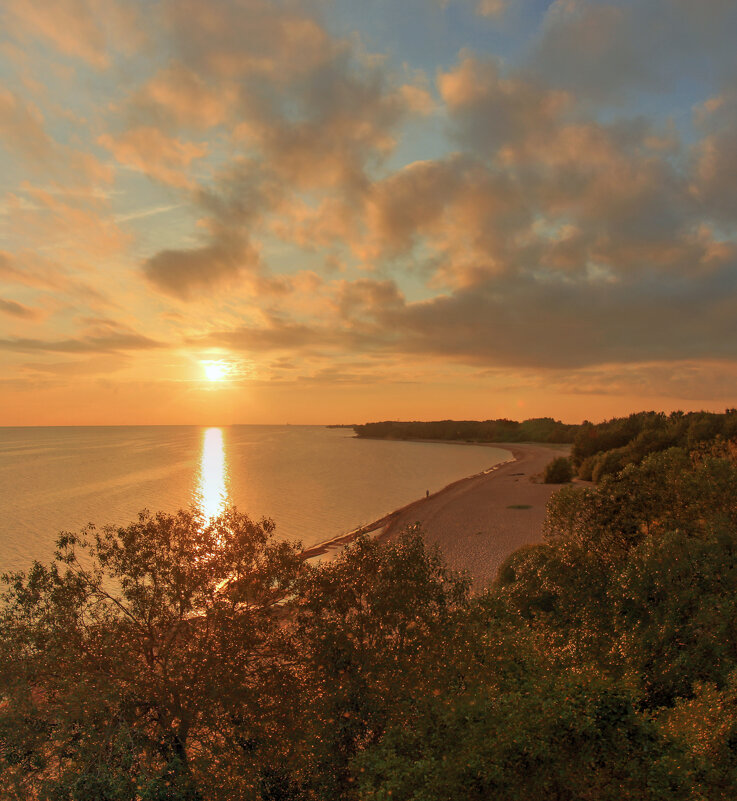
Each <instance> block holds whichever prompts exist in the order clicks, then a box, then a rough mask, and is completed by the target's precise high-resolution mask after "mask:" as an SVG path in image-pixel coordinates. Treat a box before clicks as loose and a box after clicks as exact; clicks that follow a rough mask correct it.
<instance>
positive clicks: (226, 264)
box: [143, 238, 258, 300]
mask: <svg viewBox="0 0 737 801" xmlns="http://www.w3.org/2000/svg"><path fill="white" fill-rule="evenodd" d="M257 267H258V254H257V253H256V252H255V251H254V250H253V249H252V248H250V247H249V246H248V245H247V244H245V243H243V242H241V241H238V240H237V239H235V240H234V239H232V238H231V239H229V240H227V241H221V242H214V243H213V244H210V245H205V246H204V247H201V248H195V249H192V250H162V251H161V252H159V253H157V254H156V255H155V256H152V257H151V258H150V259H148V260H147V261H146V262H145V263H144V265H143V271H144V274H145V275H146V278H148V280H149V281H150V282H151V283H153V284H154V285H155V286H157V287H158V288H159V289H160V290H161V291H162V292H166V293H167V294H169V295H174V296H175V297H179V298H182V299H185V300H186V299H190V298H192V297H194V296H195V294H196V293H197V292H198V291H200V290H210V289H211V288H212V287H213V286H215V285H218V284H223V283H226V282H228V281H233V280H235V279H236V278H237V277H238V276H239V275H240V274H241V273H243V272H245V271H247V270H253V269H255V268H257Z"/></svg>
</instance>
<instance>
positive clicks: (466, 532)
mask: <svg viewBox="0 0 737 801" xmlns="http://www.w3.org/2000/svg"><path fill="white" fill-rule="evenodd" d="M491 444H493V445H494V447H499V448H504V449H505V450H507V451H509V452H510V455H511V457H510V458H511V460H510V461H508V462H504V463H503V464H500V465H497V466H496V467H494V468H492V469H491V470H490V471H488V472H486V473H481V474H479V475H476V476H470V477H469V478H463V479H461V480H459V481H456V482H454V483H453V484H450V485H448V486H447V487H445V488H444V489H442V490H440V491H439V492H436V493H435V494H433V495H430V496H429V497H427V498H421V499H420V500H417V501H414V502H413V503H410V504H408V505H407V506H405V507H403V508H402V509H398V510H396V511H394V512H392V513H391V514H389V515H387V516H386V517H383V518H381V519H380V520H377V521H375V522H374V523H372V524H371V525H370V526H365V527H363V528H362V529H360V530H359V531H355V532H350V533H349V534H346V535H344V536H342V537H337V538H335V539H334V540H331V541H329V542H327V543H323V544H322V545H318V546H315V547H314V548H310V549H308V550H307V551H305V556H306V557H307V558H312V557H315V556H320V555H325V554H328V555H329V554H330V553H331V552H333V551H336V550H339V549H340V548H341V547H342V546H343V545H345V544H347V543H348V542H350V541H351V540H352V539H355V537H356V536H357V534H359V533H361V532H365V533H372V532H377V533H376V536H377V537H380V538H381V539H384V538H387V539H388V538H391V537H394V536H396V535H397V534H398V533H399V532H400V531H402V530H403V529H404V528H406V527H407V526H409V525H412V524H413V523H419V524H420V525H421V526H422V528H423V531H424V532H425V536H426V538H427V541H428V542H429V543H432V544H436V545H437V546H438V547H439V548H440V550H441V552H442V554H443V556H444V558H445V560H446V561H447V563H448V566H449V567H451V568H453V569H455V570H468V572H469V573H470V574H471V578H472V579H473V586H474V590H476V591H479V590H482V589H483V588H484V587H485V586H486V585H487V584H488V583H489V582H490V581H491V580H492V579H493V578H494V576H495V575H496V571H497V569H498V568H499V565H500V564H501V563H502V562H503V561H504V560H505V559H506V558H507V556H509V554H511V553H512V552H513V551H515V550H516V549H517V548H519V547H521V546H522V545H528V544H530V543H535V542H540V540H541V539H542V524H543V521H544V519H545V506H546V504H547V502H548V499H549V498H550V496H551V495H552V494H553V493H554V492H555V491H556V490H558V489H560V485H557V484H543V483H541V474H542V472H543V470H544V469H545V466H546V465H547V464H548V462H550V461H551V460H552V459H554V458H555V457H556V456H561V455H567V453H568V450H569V449H568V447H567V446H559V445H558V446H556V445H550V446H547V445H538V444H529V443H491Z"/></svg>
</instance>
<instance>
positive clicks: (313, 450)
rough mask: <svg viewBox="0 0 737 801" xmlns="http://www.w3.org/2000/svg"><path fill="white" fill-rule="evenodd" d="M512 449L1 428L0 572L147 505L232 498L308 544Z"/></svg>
mask: <svg viewBox="0 0 737 801" xmlns="http://www.w3.org/2000/svg"><path fill="white" fill-rule="evenodd" d="M508 457H509V454H508V453H507V452H506V451H503V450H500V449H498V448H487V447H478V446H467V445H446V444H434V443H420V442H388V441H382V440H361V439H356V438H355V437H354V436H353V432H352V431H351V430H350V429H327V428H322V427H318V426H233V427H224V428H200V427H196V426H141V427H100V428H98V427H80V428H67V427H65V428H0V572H3V571H5V570H17V569H25V568H26V567H27V566H28V564H29V562H30V561H31V560H32V559H39V560H41V561H44V562H45V561H48V560H49V559H50V558H51V557H52V554H53V549H54V540H55V538H56V535H57V533H58V532H59V531H61V530H72V531H76V530H78V529H80V528H82V527H83V526H85V525H86V524H87V523H90V522H94V523H95V524H96V525H98V526H101V525H105V524H114V525H120V524H125V523H127V522H129V521H131V520H133V519H134V518H135V516H136V514H137V513H138V512H139V511H140V510H141V509H143V508H148V509H150V510H151V511H157V510H160V509H161V510H164V511H168V512H173V511H175V510H177V509H179V508H181V507H189V506H192V505H197V506H200V507H201V508H202V509H204V511H205V512H206V513H207V514H208V515H212V514H217V513H218V512H219V511H220V510H221V509H222V508H223V507H224V506H226V505H229V504H235V505H236V506H237V507H238V508H239V509H240V510H241V511H244V512H247V513H248V514H249V515H250V516H251V517H253V518H261V517H264V516H265V517H271V518H272V519H273V520H274V521H275V522H276V525H277V532H278V534H279V535H280V536H282V537H284V538H287V539H300V540H302V542H303V543H304V544H305V545H312V544H315V543H318V542H322V541H323V540H326V539H329V538H331V537H334V536H337V535H339V534H342V533H344V532H347V531H350V530H352V529H354V528H356V527H358V526H360V525H363V524H366V523H370V522H372V521H373V520H376V519H378V518H379V517H381V516H382V515H383V514H385V513H387V512H390V511H391V510H392V509H395V508H397V507H398V506H402V505H404V504H405V503H409V502H410V501H412V500H414V499H415V498H418V497H420V496H422V495H424V494H425V491H426V490H428V489H429V490H430V492H434V491H436V490H439V489H441V488H442V487H444V486H445V485H446V484H448V483H450V482H451V481H454V480H456V479H458V478H462V477H463V476H467V475H471V474H473V473H478V472H481V471H482V470H485V469H487V468H489V467H492V466H493V465H495V464H498V463H499V462H501V461H504V460H505V459H506V458H508Z"/></svg>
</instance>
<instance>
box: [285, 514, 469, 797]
mask: <svg viewBox="0 0 737 801" xmlns="http://www.w3.org/2000/svg"><path fill="white" fill-rule="evenodd" d="M469 586H470V582H469V580H468V578H467V577H465V576H462V575H458V574H453V573H451V572H450V571H448V570H447V569H446V568H445V566H444V564H443V561H442V559H441V558H440V556H439V554H438V552H437V551H436V550H430V549H428V548H427V547H426V546H425V543H424V541H423V539H422V535H421V532H420V531H419V529H418V528H412V529H410V530H408V531H406V532H404V534H403V535H401V536H400V537H399V538H398V540H397V541H396V542H388V543H381V542H378V541H377V540H375V539H369V538H366V537H361V538H359V539H358V540H357V541H356V542H354V543H352V544H351V545H350V546H348V547H347V548H345V549H344V551H343V552H342V553H341V554H340V556H339V557H338V558H337V559H336V560H334V561H333V562H330V563H327V564H325V565H323V566H322V567H321V569H319V570H314V571H311V572H309V573H306V574H304V576H303V577H302V580H301V582H300V587H299V589H298V594H297V601H296V603H297V626H298V638H299V640H298V641H299V650H300V653H301V654H302V658H303V659H304V660H305V663H306V670H307V673H308V676H309V681H308V686H309V687H310V688H311V689H312V703H311V706H310V714H309V718H308V719H307V720H306V721H305V725H306V727H308V728H311V729H312V732H311V733H310V734H308V737H307V739H308V741H309V747H310V753H309V755H307V756H306V757H305V758H304V760H303V761H304V762H311V763H312V765H313V770H312V785H313V788H314V792H315V797H316V798H318V799H320V801H327V799H336V801H337V800H338V799H340V800H341V801H344V800H345V799H348V798H352V797H353V795H352V791H353V789H355V776H354V775H353V774H352V771H351V761H352V759H353V758H354V757H355V755H356V754H357V753H359V752H360V751H361V750H362V749H364V748H365V747H367V746H369V745H370V744H372V743H376V742H378V741H379V740H380V739H381V738H382V736H383V735H384V732H385V731H386V728H387V727H388V726H390V725H401V724H398V721H406V720H407V719H408V718H407V717H406V716H407V715H411V710H412V708H413V707H414V706H415V704H416V703H417V702H418V699H419V698H423V697H424V696H425V695H426V694H427V693H432V692H433V691H436V690H438V687H439V686H442V683H443V681H445V682H448V681H453V680H458V679H459V675H461V674H462V672H463V665H464V664H465V656H464V652H465V650H466V648H467V646H468V640H467V638H465V637H464V631H465V625H464V622H465V618H466V610H467V607H468V593H469ZM441 674H442V676H441ZM438 691H439V690H438Z"/></svg>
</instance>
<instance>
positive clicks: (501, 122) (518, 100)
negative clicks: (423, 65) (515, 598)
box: [438, 53, 573, 155]
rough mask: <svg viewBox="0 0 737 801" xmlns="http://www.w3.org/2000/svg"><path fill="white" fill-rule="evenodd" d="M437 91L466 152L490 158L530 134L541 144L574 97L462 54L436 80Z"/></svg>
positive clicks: (493, 62) (491, 63)
mask: <svg viewBox="0 0 737 801" xmlns="http://www.w3.org/2000/svg"><path fill="white" fill-rule="evenodd" d="M438 88H439V90H440V94H441V96H442V98H443V100H444V102H445V104H446V106H447V108H448V111H449V113H450V115H451V117H452V120H453V122H454V132H455V134H456V136H457V137H458V139H459V141H460V142H461V143H462V144H463V145H465V146H466V147H470V148H472V149H473V150H476V151H477V152H479V153H481V154H483V155H493V154H496V152H497V151H498V150H499V149H500V148H501V147H503V146H504V145H508V144H510V143H511V144H514V143H515V142H517V141H518V140H519V139H520V138H524V139H527V138H529V137H530V135H531V134H533V133H534V135H535V136H536V138H538V139H540V140H545V138H546V137H547V136H548V135H549V133H550V132H551V131H552V130H554V129H555V127H556V126H557V125H558V124H559V122H560V120H561V118H563V117H564V115H566V113H567V112H569V110H570V109H571V107H572V104H573V99H572V97H571V96H570V95H569V94H568V93H566V92H562V91H558V90H551V89H549V88H547V87H546V86H545V85H544V84H543V83H542V82H539V81H535V80H530V79H526V78H524V77H521V76H515V75H507V74H505V73H504V72H503V71H502V67H501V65H500V63H499V62H498V61H497V60H495V59H491V58H485V59H481V58H478V57H477V56H474V55H471V54H468V53H466V54H462V59H461V61H460V63H459V64H458V65H457V66H455V67H453V68H452V69H450V70H448V71H446V72H440V73H439V75H438Z"/></svg>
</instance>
